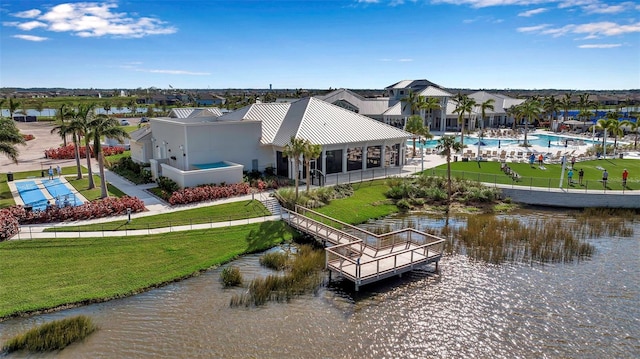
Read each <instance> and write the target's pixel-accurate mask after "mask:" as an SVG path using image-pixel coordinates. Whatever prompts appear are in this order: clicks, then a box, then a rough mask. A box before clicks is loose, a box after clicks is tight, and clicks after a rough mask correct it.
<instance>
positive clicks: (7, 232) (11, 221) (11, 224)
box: [0, 209, 20, 242]
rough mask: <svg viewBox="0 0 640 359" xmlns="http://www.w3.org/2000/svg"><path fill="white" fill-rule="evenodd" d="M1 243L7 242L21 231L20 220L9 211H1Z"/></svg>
mask: <svg viewBox="0 0 640 359" xmlns="http://www.w3.org/2000/svg"><path fill="white" fill-rule="evenodd" d="M0 222H1V223H2V227H1V228H0V242H2V241H6V240H7V239H9V238H11V237H13V236H14V235H15V234H16V233H18V231H20V225H19V224H18V219H17V218H16V217H15V216H14V215H13V214H12V213H11V211H10V210H8V209H3V210H0Z"/></svg>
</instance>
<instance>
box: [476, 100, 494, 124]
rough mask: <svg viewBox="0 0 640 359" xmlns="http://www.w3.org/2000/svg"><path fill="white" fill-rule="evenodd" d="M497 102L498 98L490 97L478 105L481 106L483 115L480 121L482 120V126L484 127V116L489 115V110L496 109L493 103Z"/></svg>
mask: <svg viewBox="0 0 640 359" xmlns="http://www.w3.org/2000/svg"><path fill="white" fill-rule="evenodd" d="M495 102H496V100H494V99H492V98H490V99H488V100H486V101H484V102H483V103H481V104H480V105H478V106H480V115H481V116H482V117H481V118H480V121H482V126H481V128H482V127H484V118H485V116H486V115H487V110H491V111H493V110H494V109H495V107H494V106H493V104H494V103H495Z"/></svg>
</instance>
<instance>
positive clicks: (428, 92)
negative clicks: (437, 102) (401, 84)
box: [418, 86, 453, 97]
mask: <svg viewBox="0 0 640 359" xmlns="http://www.w3.org/2000/svg"><path fill="white" fill-rule="evenodd" d="M418 96H424V97H453V95H452V94H451V93H449V92H447V91H445V90H443V89H440V88H437V87H435V86H429V87H427V88H426V89H424V90H422V91H420V93H419V94H418Z"/></svg>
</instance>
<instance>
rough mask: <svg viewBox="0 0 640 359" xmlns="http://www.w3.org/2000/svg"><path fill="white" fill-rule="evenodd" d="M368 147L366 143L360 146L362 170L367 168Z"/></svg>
mask: <svg viewBox="0 0 640 359" xmlns="http://www.w3.org/2000/svg"><path fill="white" fill-rule="evenodd" d="M368 147H369V146H367V145H363V146H362V170H366V169H367V153H368Z"/></svg>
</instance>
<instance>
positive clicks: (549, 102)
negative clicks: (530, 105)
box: [542, 95, 560, 121]
mask: <svg viewBox="0 0 640 359" xmlns="http://www.w3.org/2000/svg"><path fill="white" fill-rule="evenodd" d="M542 107H543V109H544V113H545V114H546V115H547V116H549V117H548V118H549V120H553V121H556V120H557V119H558V110H559V109H560V101H558V99H557V98H556V97H555V96H553V95H550V96H547V97H545V98H544V103H543V105H542Z"/></svg>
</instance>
